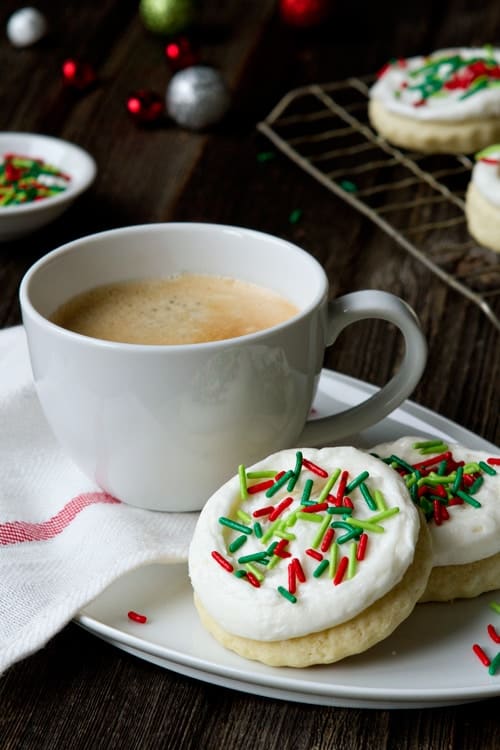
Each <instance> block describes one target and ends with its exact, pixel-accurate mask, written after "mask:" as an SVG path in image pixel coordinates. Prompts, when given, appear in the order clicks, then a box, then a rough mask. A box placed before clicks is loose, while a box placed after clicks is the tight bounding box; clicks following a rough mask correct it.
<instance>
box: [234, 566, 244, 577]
mask: <svg viewBox="0 0 500 750" xmlns="http://www.w3.org/2000/svg"><path fill="white" fill-rule="evenodd" d="M246 574H247V572H246V570H241V568H240V569H239V570H235V571H234V575H235V576H236V578H245V576H246Z"/></svg>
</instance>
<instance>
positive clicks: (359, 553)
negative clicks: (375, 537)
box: [356, 532, 368, 560]
mask: <svg viewBox="0 0 500 750" xmlns="http://www.w3.org/2000/svg"><path fill="white" fill-rule="evenodd" d="M367 543H368V534H365V533H364V532H363V534H361V536H360V537H359V543H358V549H357V550H356V560H364V559H365V553H366V545H367Z"/></svg>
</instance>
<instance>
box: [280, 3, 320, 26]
mask: <svg viewBox="0 0 500 750" xmlns="http://www.w3.org/2000/svg"><path fill="white" fill-rule="evenodd" d="M279 9H280V14H281V18H282V19H283V21H284V22H285V23H288V24H290V25H291V26H299V27H302V28H307V27H310V26H317V25H318V24H319V23H322V21H324V20H325V19H326V18H327V16H328V15H329V13H330V11H331V9H332V0H280V4H279Z"/></svg>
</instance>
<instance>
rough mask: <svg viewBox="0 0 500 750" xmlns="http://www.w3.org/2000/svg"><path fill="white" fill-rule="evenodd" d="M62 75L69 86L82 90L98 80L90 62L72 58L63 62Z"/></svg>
mask: <svg viewBox="0 0 500 750" xmlns="http://www.w3.org/2000/svg"><path fill="white" fill-rule="evenodd" d="M62 75H63V78H64V82H65V84H66V85H67V86H72V87H73V88H75V89H80V90H81V91H83V90H84V89H87V88H89V86H91V85H92V84H93V83H94V82H95V80H96V73H95V70H94V68H93V67H92V65H90V63H87V62H81V61H79V60H73V59H71V58H70V59H68V60H65V61H64V62H63V64H62Z"/></svg>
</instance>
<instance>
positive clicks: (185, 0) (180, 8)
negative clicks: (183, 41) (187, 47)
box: [139, 0, 196, 35]
mask: <svg viewBox="0 0 500 750" xmlns="http://www.w3.org/2000/svg"><path fill="white" fill-rule="evenodd" d="M139 13H140V15H141V18H142V20H143V23H144V26H145V27H146V28H147V29H149V31H153V32H154V33H155V34H171V35H174V34H178V33H179V32H180V31H184V29H186V28H187V27H188V26H190V25H191V24H192V23H193V21H194V20H195V15H196V1H195V0H141V2H140V5H139Z"/></svg>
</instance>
